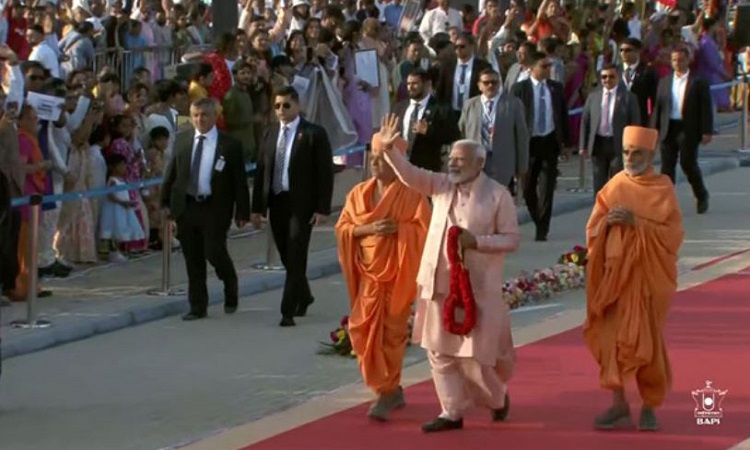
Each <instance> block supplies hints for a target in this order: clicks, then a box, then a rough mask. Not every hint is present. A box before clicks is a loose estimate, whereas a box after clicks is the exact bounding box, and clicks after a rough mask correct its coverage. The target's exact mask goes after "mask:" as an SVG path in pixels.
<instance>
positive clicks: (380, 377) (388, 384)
mask: <svg viewBox="0 0 750 450" xmlns="http://www.w3.org/2000/svg"><path fill="white" fill-rule="evenodd" d="M376 188H377V181H376V180H375V179H374V178H373V179H370V180H368V181H365V182H362V183H359V184H358V185H356V186H355V187H354V188H353V189H352V191H351V192H350V193H349V195H348V197H347V199H346V205H345V206H344V210H343V212H342V213H341V217H340V218H339V221H338V223H337V224H336V237H337V239H338V249H339V261H340V263H341V270H342V272H343V274H344V278H345V279H346V284H347V288H348V290H349V299H350V302H351V314H350V315H349V336H350V339H351V342H352V348H353V349H354V352H355V353H356V354H357V358H358V360H359V365H360V370H361V372H362V377H363V379H364V382H365V384H366V385H367V386H368V387H370V388H371V389H372V390H373V391H374V392H375V393H377V394H390V393H393V392H394V391H396V390H397V389H398V387H399V384H400V382H401V365H402V361H403V357H404V352H405V350H406V343H407V339H408V336H407V334H408V321H409V316H410V314H411V305H412V302H413V301H414V298H415V296H416V278H417V271H418V270H419V260H420V256H421V255H422V248H423V246H424V242H425V237H426V236H427V227H428V225H429V221H430V206H429V204H428V203H427V199H426V198H425V197H424V196H423V195H421V194H419V193H417V192H415V191H412V190H411V189H408V188H407V187H406V186H404V185H403V184H402V183H401V182H400V181H398V180H395V181H393V182H392V183H391V184H390V185H389V186H388V187H387V188H386V189H385V191H384V192H383V193H382V197H381V198H380V200H379V201H378V203H377V204H375V199H374V196H373V194H374V192H375V189H376ZM381 219H392V220H393V221H395V222H396V224H397V225H398V232H397V233H395V234H392V235H386V236H378V235H368V236H360V237H355V236H354V229H355V228H356V227H357V226H359V225H365V224H369V223H372V222H375V221H377V220H381Z"/></svg>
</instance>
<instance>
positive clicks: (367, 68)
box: [354, 49, 380, 88]
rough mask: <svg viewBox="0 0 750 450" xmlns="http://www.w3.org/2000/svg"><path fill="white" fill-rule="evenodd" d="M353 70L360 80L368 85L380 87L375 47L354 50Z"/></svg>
mask: <svg viewBox="0 0 750 450" xmlns="http://www.w3.org/2000/svg"><path fill="white" fill-rule="evenodd" d="M354 72H355V73H356V74H357V76H358V77H359V79H360V80H362V81H364V82H366V83H367V84H369V85H370V86H372V87H374V88H376V87H380V70H378V52H377V51H376V50H375V49H369V50H357V51H356V52H354Z"/></svg>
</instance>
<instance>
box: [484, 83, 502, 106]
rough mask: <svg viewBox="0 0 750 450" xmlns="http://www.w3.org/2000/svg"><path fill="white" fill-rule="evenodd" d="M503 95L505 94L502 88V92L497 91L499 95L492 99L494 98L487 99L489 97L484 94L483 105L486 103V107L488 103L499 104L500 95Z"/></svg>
mask: <svg viewBox="0 0 750 450" xmlns="http://www.w3.org/2000/svg"><path fill="white" fill-rule="evenodd" d="M502 93H503V88H502V86H501V87H500V90H499V91H497V94H495V96H494V97H492V98H487V97H485V96H484V94H482V103H484V104H485V105H486V104H487V102H492V103H493V104H494V103H497V100H498V99H499V98H500V95H501V94H502Z"/></svg>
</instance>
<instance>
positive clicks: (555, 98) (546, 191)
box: [511, 78, 570, 239]
mask: <svg viewBox="0 0 750 450" xmlns="http://www.w3.org/2000/svg"><path fill="white" fill-rule="evenodd" d="M546 83H547V88H548V90H549V94H550V103H551V105H552V120H553V123H554V128H555V129H554V131H553V132H552V133H549V134H548V135H546V136H534V130H535V127H534V118H535V114H536V110H537V105H535V104H534V85H533V82H532V80H531V78H529V79H526V80H523V81H519V82H517V83H515V84H514V85H513V88H512V89H511V93H512V94H513V95H515V96H516V97H518V98H519V99H520V100H521V103H523V106H524V112H525V113H526V125H527V127H528V129H529V131H530V133H531V134H532V137H531V140H530V142H529V172H528V174H527V177H526V184H525V186H524V199H525V200H526V207H527V208H528V210H529V215H530V216H531V218H532V220H533V221H534V223H535V224H536V230H537V231H536V233H537V238H542V239H546V238H547V234H548V233H549V224H550V220H551V219H552V202H553V200H554V194H555V185H556V183H557V159H558V157H559V156H560V151H561V150H562V148H563V146H564V145H566V144H567V143H568V142H570V138H569V136H570V131H569V129H568V107H567V105H566V103H565V99H564V96H563V85H562V84H560V83H558V82H557V81H553V80H547V81H546Z"/></svg>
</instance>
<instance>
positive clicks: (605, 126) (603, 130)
mask: <svg viewBox="0 0 750 450" xmlns="http://www.w3.org/2000/svg"><path fill="white" fill-rule="evenodd" d="M611 98H612V91H610V90H609V89H607V90H605V91H604V106H603V107H602V120H601V122H600V123H599V134H600V135H601V136H611V135H612V127H611V124H610V123H609V109H610V107H611V104H610V101H611Z"/></svg>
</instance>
